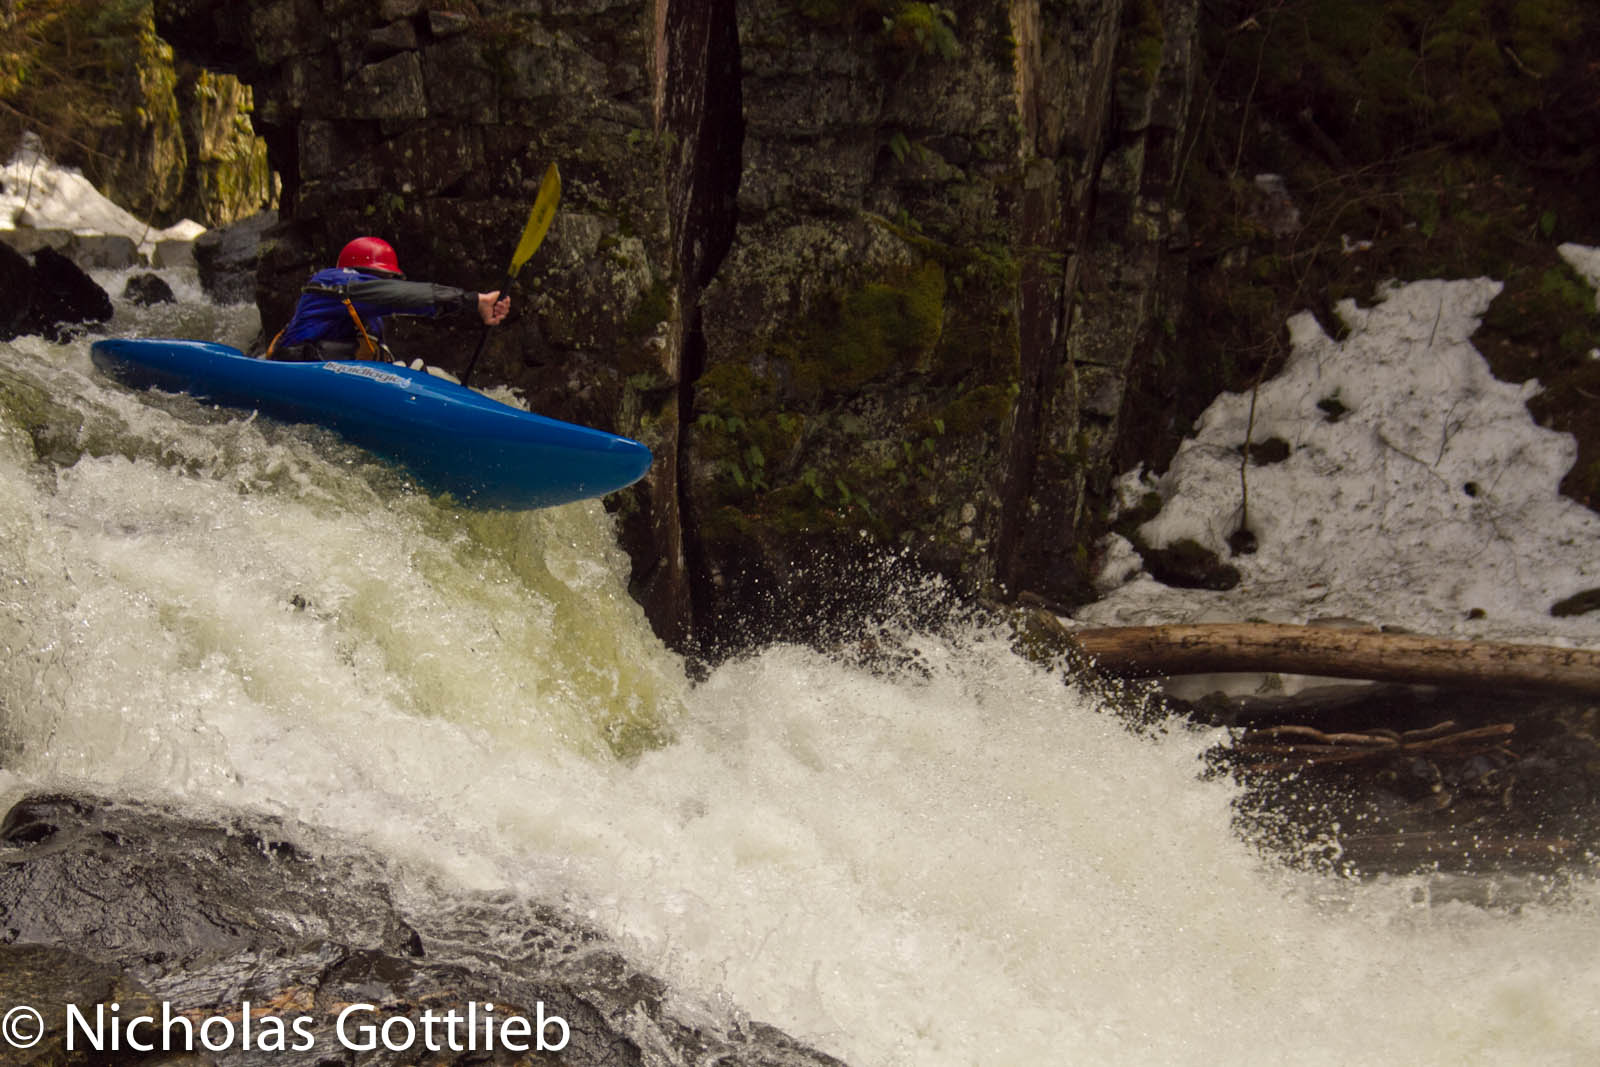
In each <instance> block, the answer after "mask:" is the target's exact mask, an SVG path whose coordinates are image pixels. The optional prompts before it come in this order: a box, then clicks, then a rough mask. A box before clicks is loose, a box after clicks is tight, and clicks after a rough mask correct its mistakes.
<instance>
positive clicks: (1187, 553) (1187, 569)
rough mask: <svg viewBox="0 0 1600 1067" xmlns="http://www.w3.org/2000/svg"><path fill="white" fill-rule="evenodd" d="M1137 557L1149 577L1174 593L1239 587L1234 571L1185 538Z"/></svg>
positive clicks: (1212, 553)
mask: <svg viewBox="0 0 1600 1067" xmlns="http://www.w3.org/2000/svg"><path fill="white" fill-rule="evenodd" d="M1141 555H1143V557H1144V566H1145V570H1147V571H1149V572H1150V575H1151V577H1153V578H1155V580H1156V581H1158V582H1160V583H1162V584H1163V585H1170V586H1172V587H1173V588H1175V589H1216V590H1224V589H1232V588H1233V587H1234V586H1236V585H1238V584H1239V569H1238V568H1237V567H1234V566H1233V565H1232V564H1228V563H1224V562H1222V560H1221V559H1219V558H1218V557H1217V554H1216V553H1215V552H1213V551H1211V550H1210V549H1209V548H1206V547H1205V546H1204V545H1202V544H1200V543H1199V542H1198V541H1192V540H1190V539H1188V538H1184V539H1183V540H1180V541H1174V542H1173V543H1172V544H1170V545H1168V546H1166V547H1165V548H1146V549H1144V550H1143V551H1142V552H1141Z"/></svg>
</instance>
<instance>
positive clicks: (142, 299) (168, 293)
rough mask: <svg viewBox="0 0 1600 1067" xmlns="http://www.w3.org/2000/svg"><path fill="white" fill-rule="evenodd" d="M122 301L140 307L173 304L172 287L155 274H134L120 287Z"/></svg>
mask: <svg viewBox="0 0 1600 1067" xmlns="http://www.w3.org/2000/svg"><path fill="white" fill-rule="evenodd" d="M122 299H124V300H131V301H132V302H133V303H135V304H138V305H139V306H140V307H149V306H150V305H151V304H170V303H172V302H173V300H174V297H173V295H172V286H170V285H168V284H167V283H166V282H165V281H163V280H162V279H161V277H160V276H159V275H155V274H135V275H134V276H133V277H131V278H129V279H128V281H127V284H126V285H124V286H123V287H122Z"/></svg>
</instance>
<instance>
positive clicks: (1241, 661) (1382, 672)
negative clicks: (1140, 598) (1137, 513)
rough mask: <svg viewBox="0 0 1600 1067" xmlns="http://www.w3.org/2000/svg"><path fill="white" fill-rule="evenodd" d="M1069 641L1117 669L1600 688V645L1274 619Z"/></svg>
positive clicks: (1104, 632) (1107, 633)
mask: <svg viewBox="0 0 1600 1067" xmlns="http://www.w3.org/2000/svg"><path fill="white" fill-rule="evenodd" d="M1071 640H1072V641H1073V643H1074V644H1076V645H1077V646H1078V647H1079V648H1080V649H1082V650H1083V651H1084V652H1085V653H1087V654H1088V655H1089V656H1090V657H1091V658H1093V659H1094V660H1095V662H1096V663H1097V665H1098V666H1099V667H1100V668H1101V669H1102V670H1105V671H1107V672H1109V673H1111V674H1120V675H1124V676H1128V677H1137V678H1149V677H1155V676H1161V675H1176V674H1211V673H1221V672H1229V671H1269V672H1274V673H1285V674H1312V675H1320V676H1326V677H1334V678H1365V679H1369V680H1372V681H1385V682H1404V683H1411V684H1422V685H1477V684H1487V685H1495V686H1501V687H1505V688H1517V689H1544V690H1555V691H1560V692H1567V693H1586V694H1600V651H1593V650H1588V649H1576V648H1554V647H1550V646H1544V645H1518V644H1505V643H1502V642H1492V641H1457V640H1449V639H1445V638H1437V637H1422V636H1419V635H1416V634H1390V633H1381V632H1379V631H1376V630H1337V629H1325V628H1322V627H1315V626H1285V625H1275V624H1269V623H1218V624H1208V625H1174V626H1121V627H1110V628H1106V629H1100V630H1077V631H1073V632H1072V633H1071Z"/></svg>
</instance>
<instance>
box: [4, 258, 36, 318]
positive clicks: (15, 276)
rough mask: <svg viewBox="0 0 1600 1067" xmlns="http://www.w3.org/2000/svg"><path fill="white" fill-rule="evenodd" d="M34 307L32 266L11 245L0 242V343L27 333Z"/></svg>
mask: <svg viewBox="0 0 1600 1067" xmlns="http://www.w3.org/2000/svg"><path fill="white" fill-rule="evenodd" d="M32 306H33V264H32V263H30V262H28V257H27V256H25V255H23V254H22V253H21V252H19V251H17V250H16V249H15V248H13V247H12V246H11V245H9V244H7V243H5V242H0V341H9V340H11V338H13V337H15V336H17V335H18V334H20V333H25V332H27V330H26V326H27V322H28V311H29V309H30V308H32Z"/></svg>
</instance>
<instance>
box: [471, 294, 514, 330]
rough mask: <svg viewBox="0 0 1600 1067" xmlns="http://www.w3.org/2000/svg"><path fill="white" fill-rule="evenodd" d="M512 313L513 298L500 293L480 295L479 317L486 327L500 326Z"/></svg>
mask: <svg viewBox="0 0 1600 1067" xmlns="http://www.w3.org/2000/svg"><path fill="white" fill-rule="evenodd" d="M510 313H511V298H510V297H509V296H501V295H500V294H499V293H497V292H495V293H479V294H478V317H479V318H480V319H482V320H483V324H484V325H485V326H498V325H500V323H502V322H504V321H505V317H506V316H507V315H509V314H510Z"/></svg>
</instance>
